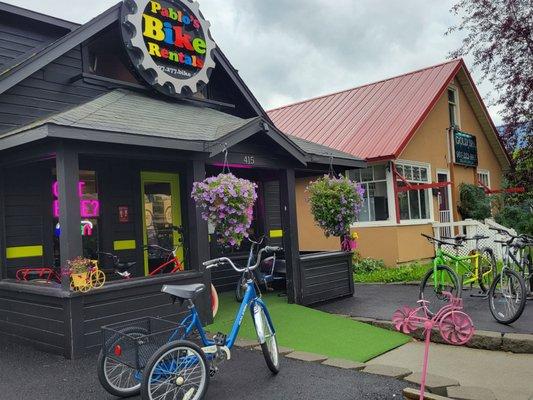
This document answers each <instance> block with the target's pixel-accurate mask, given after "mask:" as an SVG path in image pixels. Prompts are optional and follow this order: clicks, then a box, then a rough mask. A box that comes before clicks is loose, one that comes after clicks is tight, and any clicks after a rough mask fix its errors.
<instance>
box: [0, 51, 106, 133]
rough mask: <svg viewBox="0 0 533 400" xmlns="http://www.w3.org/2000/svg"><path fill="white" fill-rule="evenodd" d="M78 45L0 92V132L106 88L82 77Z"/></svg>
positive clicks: (104, 90)
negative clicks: (78, 78)
mask: <svg viewBox="0 0 533 400" xmlns="http://www.w3.org/2000/svg"><path fill="white" fill-rule="evenodd" d="M81 73H82V56H81V46H78V47H76V48H74V49H72V50H71V51H69V52H67V53H66V54H64V55H63V56H61V57H59V58H58V59H57V60H55V61H53V62H52V63H50V64H49V65H47V66H46V67H44V68H43V69H41V70H39V71H37V72H36V73H34V74H33V75H31V76H30V77H28V78H26V79H24V80H23V81H22V82H20V83H19V84H17V85H15V86H14V87H12V88H11V89H9V90H7V91H6V92H5V93H2V94H0V133H2V132H6V131H9V130H11V129H15V128H17V127H20V126H22V125H26V124H29V123H31V122H34V121H36V120H38V119H42V118H45V117H47V116H50V115H53V114H56V113H58V112H61V111H64V110H66V109H69V108H71V107H73V106H75V105H79V104H83V103H86V102H87V101H89V100H91V99H94V98H95V97H97V96H99V95H101V94H103V93H105V92H106V91H107V89H105V88H102V87H99V86H95V85H90V84H87V83H85V82H84V81H83V80H78V81H76V82H71V79H72V78H73V77H75V76H77V75H79V74H81Z"/></svg>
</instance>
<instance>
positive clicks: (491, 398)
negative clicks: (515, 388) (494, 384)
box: [448, 386, 497, 400]
mask: <svg viewBox="0 0 533 400" xmlns="http://www.w3.org/2000/svg"><path fill="white" fill-rule="evenodd" d="M448 396H449V397H450V398H452V399H454V400H497V399H496V396H495V395H494V393H493V392H492V390H490V389H487V388H482V387H475V386H456V387H450V388H448Z"/></svg>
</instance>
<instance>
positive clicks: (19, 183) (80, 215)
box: [0, 3, 364, 357]
mask: <svg viewBox="0 0 533 400" xmlns="http://www.w3.org/2000/svg"><path fill="white" fill-rule="evenodd" d="M124 7H125V6H124V5H123V4H122V3H119V4H117V5H116V6H114V7H112V8H110V9H109V10H107V11H106V12H104V13H103V14H101V15H99V16H97V17H96V18H94V19H93V20H91V21H89V22H88V23H86V24H85V25H83V26H78V25H76V24H73V23H70V22H66V21H63V20H60V19H56V18H54V17H50V16H45V15H42V14H38V13H35V12H32V11H29V10H25V9H21V8H17V7H14V6H11V5H7V4H4V3H0V278H1V279H0V335H3V336H5V337H9V338H12V339H13V340H20V341H24V342H27V343H30V344H32V345H34V346H36V347H38V348H40V349H43V350H46V351H51V352H55V353H60V354H63V355H65V356H66V357H77V356H80V355H82V354H84V353H86V352H90V351H94V350H95V349H97V348H98V346H99V344H100V334H99V330H100V327H101V326H102V325H105V324H109V323H113V322H117V321H121V320H128V319H132V318H137V317H143V316H148V315H151V316H156V315H157V316H165V317H169V318H171V317H173V316H176V315H177V309H176V308H175V306H173V305H172V304H171V303H170V302H169V299H168V298H167V297H166V296H164V295H162V294H161V293H160V288H161V286H162V284H165V283H173V284H180V283H184V284H185V283H192V282H205V283H206V284H210V283H211V280H212V277H211V276H210V274H209V273H206V271H204V270H203V269H202V266H201V263H202V261H204V260H207V259H209V258H210V257H214V256H217V255H218V254H219V253H220V251H222V250H221V249H217V247H216V245H214V244H213V241H211V242H210V240H209V227H208V225H207V223H206V222H205V221H203V220H202V218H201V215H200V210H198V209H197V208H196V207H195V205H194V203H193V202H192V200H191V198H190V192H191V188H192V184H193V182H195V181H199V180H202V179H204V178H205V177H206V176H207V175H214V174H218V173H219V172H221V165H222V163H223V160H224V157H223V150H224V147H225V146H227V148H228V150H229V153H228V162H229V164H230V167H231V168H232V171H233V173H235V174H236V175H238V176H242V177H246V178H248V179H251V180H254V181H255V182H256V183H257V184H258V187H259V201H258V203H257V206H256V210H254V212H255V216H256V218H255V220H254V226H253V229H254V233H255V234H256V235H266V236H267V237H269V238H270V240H271V243H276V244H280V245H282V246H283V248H284V252H285V258H286V261H287V266H288V271H287V292H288V299H289V301H291V302H298V303H301V304H309V303H312V302H316V301H321V300H326V299H330V298H333V297H338V296H345V295H350V294H351V293H353V282H352V277H351V266H350V262H349V260H350V255H349V254H344V253H333V254H315V255H309V254H307V255H301V254H300V252H299V247H298V234H297V223H298V221H297V218H296V201H295V186H294V185H295V178H296V177H297V176H303V175H320V174H323V173H325V172H327V171H328V170H329V167H330V164H331V163H332V164H333V165H334V167H335V168H337V169H338V170H339V171H342V170H343V169H345V168H359V167H363V166H364V163H363V162H362V161H361V160H358V159H355V158H353V157H352V156H350V155H348V154H345V153H340V152H338V151H335V150H332V149H329V148H326V147H323V146H319V145H316V144H313V143H310V142H306V141H304V140H301V139H296V138H294V137H290V136H288V135H285V134H283V133H282V132H280V131H279V130H278V129H277V128H276V127H275V126H274V125H273V124H272V122H271V121H270V119H269V118H268V116H267V115H266V113H265V111H264V110H263V109H262V107H261V105H260V104H259V103H258V102H257V100H256V99H255V97H254V96H253V94H252V93H251V92H250V90H249V89H248V88H247V87H246V85H245V84H244V82H243V81H242V79H241V78H240V77H239V75H238V73H237V72H236V70H235V69H234V68H233V67H232V65H231V64H230V62H229V61H228V60H227V58H226V57H225V56H224V54H223V53H222V52H221V51H220V49H218V48H215V49H213V52H212V57H213V61H214V67H213V68H211V70H210V71H209V72H210V76H209V81H208V83H207V82H206V83H205V84H204V85H202V86H201V87H200V88H199V90H198V91H197V92H194V93H192V92H191V93H187V92H182V93H174V94H173V95H167V94H165V93H163V92H162V91H161V90H155V89H154V87H153V85H150V84H149V82H147V80H146V77H143V76H142V74H141V73H139V69H138V66H136V65H135V63H134V62H132V59H131V57H130V55H129V54H128V51H130V50H131V49H129V48H128V46H127V45H125V43H124V32H123V29H124V23H125V21H124ZM80 221H81V225H80ZM174 225H180V226H182V227H183V228H184V229H183V231H182V232H180V233H177V232H173V231H172V230H170V231H171V232H170V233H169V229H168V227H169V226H174ZM152 241H156V242H157V243H161V244H166V245H167V246H172V245H175V244H176V242H177V241H183V250H182V252H181V256H182V257H183V258H184V260H185V266H186V268H185V271H183V272H178V273H173V274H162V275H157V276H149V272H150V270H151V268H152V267H153V265H152V264H151V263H152V261H153V260H152V259H151V258H150V257H149V256H148V254H147V252H146V251H144V247H143V245H146V244H147V243H150V242H152ZM242 250H243V252H244V253H241V252H239V251H236V252H235V253H233V254H232V256H233V257H235V258H239V257H242V255H243V254H245V249H242ZM99 252H108V253H114V254H117V255H118V256H119V257H120V259H121V261H124V262H136V264H135V266H134V267H133V270H132V274H133V278H132V279H128V280H123V279H118V278H117V277H116V276H115V275H114V274H113V273H112V269H106V268H107V266H106V261H105V260H102V259H100V265H101V267H102V268H103V269H104V270H105V271H106V272H107V273H108V277H107V278H108V279H107V280H108V281H107V283H106V285H105V286H104V287H103V288H101V289H98V290H93V291H90V292H87V293H76V292H73V291H71V290H70V283H69V279H68V278H66V279H61V281H62V283H61V284H59V283H57V284H53V283H52V284H43V283H42V282H39V281H33V280H31V279H30V280H27V281H21V280H20V279H19V280H17V271H19V270H20V269H23V268H40V267H49V268H56V269H58V271H60V270H61V268H62V267H63V269H64V268H65V265H66V261H67V260H70V259H72V258H74V257H76V256H80V255H83V256H86V257H91V258H99V254H100V253H99ZM154 262H155V261H154ZM58 275H61V273H60V272H58ZM213 282H214V283H215V284H216V285H217V286H218V287H219V289H221V290H224V289H228V290H229V289H232V288H234V284H235V276H234V275H232V274H231V273H229V272H228V271H215V272H213ZM200 302H201V303H202V305H201V308H202V310H203V317H204V319H205V321H206V322H209V321H210V319H211V317H210V313H209V312H208V308H209V307H208V302H209V298H208V296H207V295H206V296H204V298H202V299H201V300H200Z"/></svg>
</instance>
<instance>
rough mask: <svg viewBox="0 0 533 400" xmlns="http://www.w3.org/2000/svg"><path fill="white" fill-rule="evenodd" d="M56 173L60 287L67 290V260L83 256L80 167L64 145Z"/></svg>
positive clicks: (68, 148) (58, 159) (72, 152)
mask: <svg viewBox="0 0 533 400" xmlns="http://www.w3.org/2000/svg"><path fill="white" fill-rule="evenodd" d="M56 174H57V182H58V194H59V196H58V201H59V209H60V212H59V224H60V225H61V235H60V236H59V250H60V253H61V286H62V288H63V290H64V291H70V279H69V278H67V276H66V275H65V273H66V272H67V268H68V266H67V261H68V260H70V259H72V258H75V257H78V256H81V255H83V250H82V241H81V230H80V221H81V215H80V199H79V195H78V181H79V176H80V168H79V161H78V153H77V151H76V150H74V149H73V148H71V147H70V146H68V145H67V144H65V143H60V144H59V146H58V149H57V155H56Z"/></svg>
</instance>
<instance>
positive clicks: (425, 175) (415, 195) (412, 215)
mask: <svg viewBox="0 0 533 400" xmlns="http://www.w3.org/2000/svg"><path fill="white" fill-rule="evenodd" d="M396 170H397V171H398V173H399V174H400V175H401V176H402V177H404V178H405V180H406V181H408V182H410V183H429V182H430V179H429V177H430V173H429V167H427V166H423V165H415V164H408V163H401V164H397V165H396ZM397 184H398V187H405V185H406V184H405V182H403V181H402V180H401V179H399V178H397ZM398 201H399V203H400V219H401V220H406V221H408V220H424V219H429V218H430V211H429V202H430V201H431V196H430V192H429V190H428V189H425V190H409V191H407V192H400V193H399V194H398Z"/></svg>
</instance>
